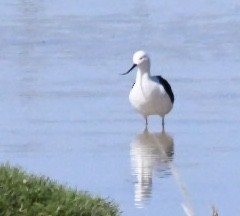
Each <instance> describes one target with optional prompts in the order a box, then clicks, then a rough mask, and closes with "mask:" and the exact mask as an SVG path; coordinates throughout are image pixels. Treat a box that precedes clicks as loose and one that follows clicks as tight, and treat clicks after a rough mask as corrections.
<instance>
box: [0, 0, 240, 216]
mask: <svg viewBox="0 0 240 216" xmlns="http://www.w3.org/2000/svg"><path fill="white" fill-rule="evenodd" d="M239 7H240V5H239V3H238V1H236V0H231V1H227V2H226V1H223V0H222V1H217V2H208V1H204V0H201V1H198V2H193V3H190V2H189V1H181V4H180V3H178V1H172V2H169V1H162V2H161V3H159V2H158V1H150V2H149V1H141V2H139V1H125V0H124V1H119V2H112V3H110V2H108V1H106V0H105V1H101V3H100V2H98V1H96V0H91V1H81V3H78V2H77V1H68V2H66V1H51V2H49V1H39V2H36V1H32V0H18V1H17V0H10V1H5V3H4V2H1V3H0V10H1V14H2V17H1V23H0V31H1V34H0V41H1V43H0V50H1V52H0V65H1V78H0V86H1V91H0V112H1V122H0V136H1V141H0V158H1V162H7V161H8V162H10V163H11V164H16V165H20V166H22V167H23V168H24V169H26V170H27V171H29V172H31V173H36V174H42V175H46V176H49V177H51V178H53V179H56V180H57V181H59V182H60V183H63V184H68V185H70V186H72V187H77V188H78V189H79V190H87V191H90V192H91V193H93V194H96V195H101V196H103V197H109V198H110V199H113V200H114V201H116V202H117V203H119V205H120V208H121V210H122V211H123V215H127V216H130V215H131V216H134V215H138V216H141V215H151V216H154V215H162V216H164V215H166V216H168V215H186V214H185V213H184V206H185V207H186V208H188V209H192V211H194V212H195V215H210V207H211V205H215V206H216V207H217V208H218V209H219V212H220V213H221V215H239V212H240V208H239V202H240V189H239V188H240V187H239V182H240V171H239V168H238V166H237V165H238V163H239V152H240V147H239V138H240V133H239V124H240V114H239V105H240V85H239V84H240V76H239V71H240V64H239V62H238V61H239V59H240V46H239V44H240V37H239V36H240V28H239V25H240V13H239ZM138 49H145V50H147V51H148V52H149V53H150V55H151V59H152V74H162V75H163V76H164V77H165V78H167V79H168V80H169V82H170V83H171V85H172V88H173V90H174V92H175V97H176V103H175V105H174V109H173V111H172V112H171V113H170V114H169V115H168V116H167V118H166V131H165V133H162V131H161V120H160V119H159V118H158V117H151V118H150V125H149V129H148V131H144V120H143V119H142V118H141V117H140V116H139V115H138V114H136V113H135V112H134V111H133V109H132V108H131V106H130V104H129V102H128V93H129V90H130V88H131V86H132V83H133V82H134V77H135V74H134V72H132V73H131V74H129V75H128V76H124V77H123V76H120V75H119V73H123V72H125V71H126V70H127V69H129V67H130V66H131V64H132V54H133V52H134V51H136V50H138Z"/></svg>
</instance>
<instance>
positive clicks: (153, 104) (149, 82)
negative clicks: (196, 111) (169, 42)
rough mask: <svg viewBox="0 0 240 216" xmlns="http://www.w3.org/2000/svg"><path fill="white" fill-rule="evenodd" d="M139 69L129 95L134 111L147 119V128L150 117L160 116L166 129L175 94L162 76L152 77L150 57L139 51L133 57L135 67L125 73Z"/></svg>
mask: <svg viewBox="0 0 240 216" xmlns="http://www.w3.org/2000/svg"><path fill="white" fill-rule="evenodd" d="M136 67H137V75H136V81H135V83H134V84H133V86H132V89H131V90H130V94H129V101H130V103H131V105H132V106H133V107H134V109H135V110H136V111H137V112H138V113H140V114H141V115H142V116H143V117H144V119H145V126H146V127H147V126H148V117H149V116H150V115H158V116H160V117H161V118H162V128H163V129H164V125H165V122H164V118H165V115H167V114H168V113H169V112H170V111H171V110H172V108H173V104H174V94H173V91H172V88H171V85H170V84H169V82H168V81H167V80H166V79H164V78H163V77H162V76H151V73H150V57H149V55H148V54H147V53H146V52H145V51H143V50H139V51H137V52H135V53H134V55H133V65H132V67H131V68H130V69H129V70H128V71H127V72H125V73H122V74H121V75H126V74H128V73H130V72H131V71H132V70H133V69H134V68H136Z"/></svg>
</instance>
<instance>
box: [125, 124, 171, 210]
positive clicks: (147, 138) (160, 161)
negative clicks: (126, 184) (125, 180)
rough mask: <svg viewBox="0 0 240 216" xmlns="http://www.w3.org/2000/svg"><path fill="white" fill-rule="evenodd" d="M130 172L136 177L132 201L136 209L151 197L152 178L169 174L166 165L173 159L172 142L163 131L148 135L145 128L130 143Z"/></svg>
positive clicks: (169, 171)
mask: <svg viewBox="0 0 240 216" xmlns="http://www.w3.org/2000/svg"><path fill="white" fill-rule="evenodd" d="M130 154H131V160H132V172H133V175H134V176H136V178H137V181H136V183H135V189H134V190H135V195H134V201H135V205H136V206H137V207H142V206H143V204H144V202H145V201H147V200H148V199H149V198H150V197H151V193H152V178H153V174H154V173H156V175H157V176H158V177H162V178H163V177H167V176H168V175H170V174H171V170H170V168H169V166H168V163H169V162H170V161H171V160H172V159H173V154H174V141H173V138H172V137H171V136H170V135H169V134H167V133H166V132H165V131H162V132H161V133H149V132H148V130H147V128H146V129H145V130H144V131H143V132H142V133H140V134H138V135H137V136H136V137H135V139H134V140H133V142H132V143H131V152H130Z"/></svg>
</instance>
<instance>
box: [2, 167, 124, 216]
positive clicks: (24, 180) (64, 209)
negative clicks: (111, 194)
mask: <svg viewBox="0 0 240 216" xmlns="http://www.w3.org/2000/svg"><path fill="white" fill-rule="evenodd" d="M3 215H4V216H20V215H21V216H23V215H24V216H25V215H28V216H57V215H58V216H59V215H63V216H70V215H71V216H115V215H120V213H119V210H118V207H117V206H116V204H114V203H113V202H110V201H108V200H106V199H102V198H99V197H92V196H91V195H89V194H88V193H85V192H79V191H76V190H73V189H70V188H68V187H66V186H63V185H60V184H58V183H56V182H54V181H51V180H49V179H48V178H45V177H38V176H34V175H29V174H27V173H26V172H24V171H22V169H19V168H16V167H11V166H9V165H5V164H4V165H0V216H3Z"/></svg>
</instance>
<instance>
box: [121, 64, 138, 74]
mask: <svg viewBox="0 0 240 216" xmlns="http://www.w3.org/2000/svg"><path fill="white" fill-rule="evenodd" d="M136 66H137V64H133V66H132V67H131V68H130V69H129V70H128V71H127V72H125V73H123V74H121V75H126V74H128V73H130V71H131V70H133V68H135V67H136Z"/></svg>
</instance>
